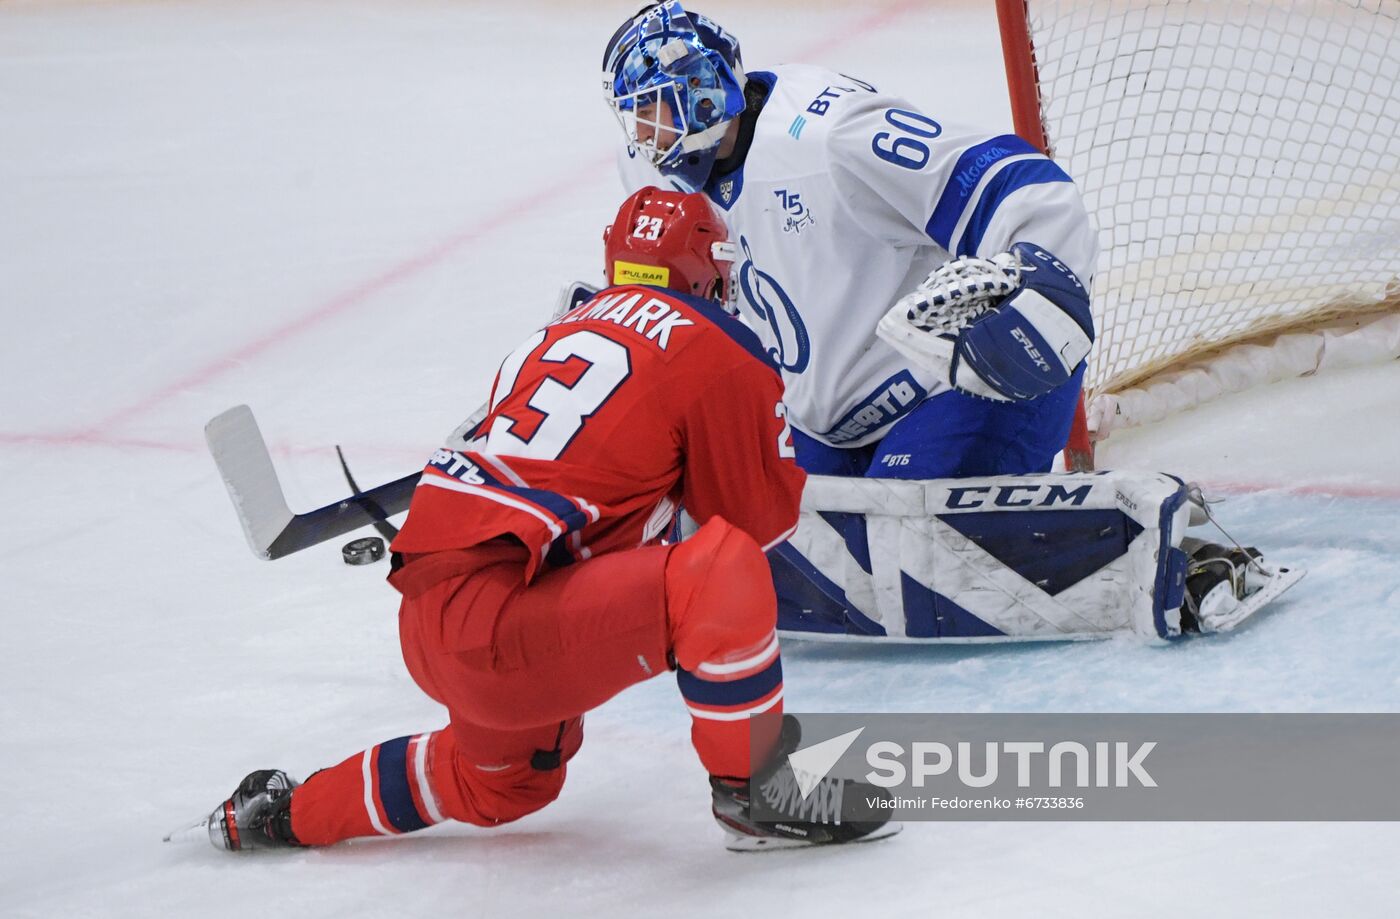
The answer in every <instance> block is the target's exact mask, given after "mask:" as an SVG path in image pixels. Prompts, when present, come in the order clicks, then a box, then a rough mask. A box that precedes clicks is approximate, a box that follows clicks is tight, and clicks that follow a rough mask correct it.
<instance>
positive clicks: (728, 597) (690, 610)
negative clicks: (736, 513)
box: [666, 517, 778, 670]
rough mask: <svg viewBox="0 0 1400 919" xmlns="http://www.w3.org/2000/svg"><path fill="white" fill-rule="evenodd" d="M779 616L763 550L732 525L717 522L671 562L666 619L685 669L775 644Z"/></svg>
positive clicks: (682, 547)
mask: <svg viewBox="0 0 1400 919" xmlns="http://www.w3.org/2000/svg"><path fill="white" fill-rule="evenodd" d="M777 615H778V614H777V601H776V599H775V597H774V594H773V580H772V576H771V575H770V573H769V568H768V561H767V559H766V558H765V557H764V555H763V550H762V549H760V548H759V546H758V543H756V542H754V540H753V538H752V537H750V536H749V535H748V534H747V533H745V532H743V531H742V530H740V529H738V528H736V527H734V526H733V525H731V524H730V523H729V522H728V521H726V520H724V519H722V518H719V517H713V518H711V519H710V520H709V521H708V522H707V523H706V524H705V525H704V526H703V527H701V528H700V530H699V532H697V533H696V534H695V535H694V536H692V537H691V538H690V539H688V540H686V541H685V542H682V543H681V544H679V545H678V546H676V548H675V549H674V550H673V551H672V552H671V554H670V556H669V557H668V558H667V560H666V618H667V624H668V626H669V628H670V633H671V650H672V653H673V654H674V655H675V657H676V662H677V663H678V664H679V665H680V666H681V667H682V668H683V669H685V670H694V669H696V668H697V667H698V666H699V665H700V664H702V663H705V662H711V663H713V662H717V661H723V660H725V659H727V658H729V657H731V656H733V655H736V654H739V655H742V654H744V653H747V652H749V651H751V650H752V649H754V647H755V646H756V645H760V644H763V643H765V642H767V641H769V640H771V639H772V637H773V634H774V629H775V628H776V627H777Z"/></svg>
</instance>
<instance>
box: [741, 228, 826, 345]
mask: <svg viewBox="0 0 1400 919" xmlns="http://www.w3.org/2000/svg"><path fill="white" fill-rule="evenodd" d="M739 247H740V248H741V249H743V250H744V264H743V265H741V266H740V267H739V290H740V291H742V292H743V295H744V300H746V301H747V302H748V305H749V308H750V309H752V310H753V311H754V312H755V313H756V314H758V318H759V319H764V320H767V322H768V327H769V329H771V330H772V332H773V341H774V342H775V344H774V345H772V346H770V347H769V348H768V349H767V350H768V356H769V357H770V358H772V359H773V362H774V363H776V364H777V365H778V366H779V367H781V368H783V369H784V370H786V371H788V372H789V373H801V372H802V371H804V370H806V369H807V363H808V362H809V361H810V360H811V359H812V343H811V339H810V338H809V337H808V335H807V326H806V324H805V323H804V322H803V321H802V314H800V313H799V312H797V307H796V306H794V305H793V303H792V298H791V297H789V296H788V295H787V291H785V290H783V288H782V285H781V284H779V283H778V282H777V281H776V280H775V279H774V278H773V276H772V275H771V274H769V273H768V272H766V271H763V270H761V269H760V268H759V267H758V266H757V265H755V264H754V263H753V253H752V252H750V251H749V241H748V239H746V238H745V237H743V236H740V237H739Z"/></svg>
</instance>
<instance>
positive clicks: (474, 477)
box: [428, 450, 486, 485]
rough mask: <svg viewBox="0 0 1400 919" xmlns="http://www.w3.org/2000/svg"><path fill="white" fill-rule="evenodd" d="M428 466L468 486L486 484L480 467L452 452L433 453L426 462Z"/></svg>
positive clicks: (438, 451) (439, 451) (440, 451)
mask: <svg viewBox="0 0 1400 919" xmlns="http://www.w3.org/2000/svg"><path fill="white" fill-rule="evenodd" d="M428 465H429V466H432V467H433V468H434V469H440V470H442V471H443V472H445V473H447V474H448V475H450V476H452V477H453V478H454V479H458V480H460V481H462V482H466V483H467V484H468V485H485V484H486V476H484V475H482V474H481V467H480V466H478V465H477V464H476V463H473V462H472V461H471V460H469V459H467V458H466V457H465V456H463V455H462V454H460V453H456V452H454V451H452V450H437V451H434V453H433V458H432V459H430V460H428Z"/></svg>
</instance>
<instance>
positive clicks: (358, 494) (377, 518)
mask: <svg viewBox="0 0 1400 919" xmlns="http://www.w3.org/2000/svg"><path fill="white" fill-rule="evenodd" d="M335 455H336V458H337V459H339V460H340V471H341V472H343V473H345V481H346V482H347V483H348V484H349V485H350V491H351V492H352V493H353V494H354V498H355V502H356V503H357V504H359V505H360V506H361V507H363V508H364V509H365V510H366V511H368V512H369V515H370V516H371V517H373V518H374V529H375V531H376V532H378V533H379V535H380V536H383V537H384V538H385V539H386V540H388V541H389V542H393V541H394V537H395V536H397V535H399V529H398V527H396V526H394V525H393V524H392V523H390V522H389V515H388V514H387V513H386V512H385V511H384V508H382V507H380V506H379V505H378V504H375V503H374V502H373V501H372V500H370V499H369V498H368V497H366V496H365V493H364V492H363V491H361V490H360V483H359V482H356V481H355V477H354V476H353V475H351V474H350V464H349V463H347V462H346V461H345V454H344V453H343V452H342V451H341V449H340V445H339V444H336V447H335Z"/></svg>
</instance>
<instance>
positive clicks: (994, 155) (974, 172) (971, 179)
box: [953, 146, 1015, 198]
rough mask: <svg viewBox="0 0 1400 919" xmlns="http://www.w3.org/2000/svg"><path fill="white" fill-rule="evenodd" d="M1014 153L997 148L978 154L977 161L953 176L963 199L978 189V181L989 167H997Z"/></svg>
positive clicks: (1003, 148)
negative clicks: (997, 164)
mask: <svg viewBox="0 0 1400 919" xmlns="http://www.w3.org/2000/svg"><path fill="white" fill-rule="evenodd" d="M1014 152H1015V151H1014V150H1010V149H1008V148H1006V147H1001V146H996V147H990V148H988V149H987V150H985V151H984V152H982V153H980V154H978V155H977V158H976V159H974V160H973V161H972V162H971V163H968V164H967V166H966V167H964V168H963V169H962V170H961V171H959V172H958V173H957V175H955V176H953V178H954V179H956V180H957V183H958V191H959V192H960V193H961V195H962V197H964V198H966V197H967V196H968V195H970V194H972V192H973V190H974V189H976V188H977V182H978V180H979V179H981V178H982V173H984V172H986V171H987V167H988V166H992V165H995V164H996V163H997V162H999V161H1001V160H1003V159H1005V158H1006V157H1008V156H1010V155H1011V154H1012V153H1014Z"/></svg>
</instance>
